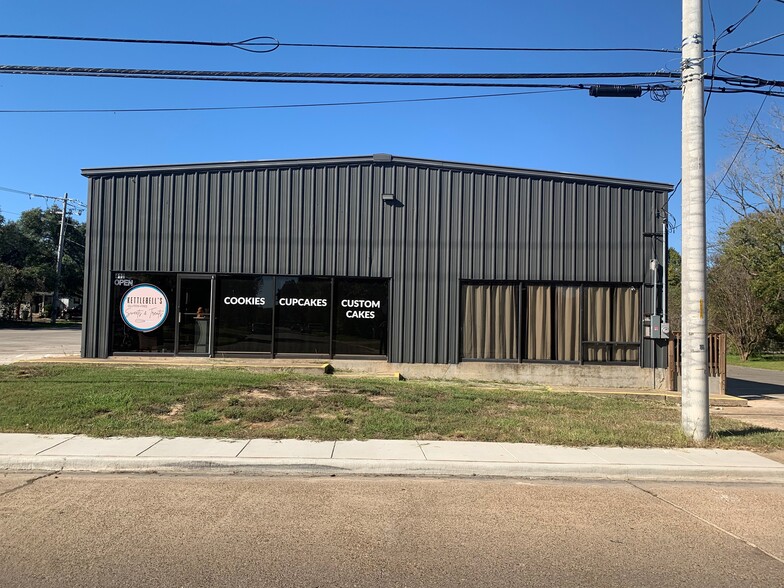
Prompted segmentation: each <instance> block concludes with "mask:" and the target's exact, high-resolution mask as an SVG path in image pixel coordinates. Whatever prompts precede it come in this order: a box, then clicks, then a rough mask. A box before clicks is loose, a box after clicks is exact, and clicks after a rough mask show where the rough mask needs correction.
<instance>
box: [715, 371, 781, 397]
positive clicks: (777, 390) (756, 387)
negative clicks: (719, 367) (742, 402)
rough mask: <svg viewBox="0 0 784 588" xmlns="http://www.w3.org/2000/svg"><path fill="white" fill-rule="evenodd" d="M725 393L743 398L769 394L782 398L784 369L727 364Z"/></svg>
mask: <svg viewBox="0 0 784 588" xmlns="http://www.w3.org/2000/svg"><path fill="white" fill-rule="evenodd" d="M727 393H728V394H732V395H733V396H741V397H743V398H753V397H761V396H771V397H776V398H779V399H781V400H784V371H777V370H763V369H760V368H751V367H741V366H737V365H728V366H727Z"/></svg>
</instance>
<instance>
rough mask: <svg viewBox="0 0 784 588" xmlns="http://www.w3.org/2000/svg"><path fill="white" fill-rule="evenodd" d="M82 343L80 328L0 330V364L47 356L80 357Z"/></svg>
mask: <svg viewBox="0 0 784 588" xmlns="http://www.w3.org/2000/svg"><path fill="white" fill-rule="evenodd" d="M81 343H82V330H81V329H80V328H78V327H77V328H71V327H57V328H53V329H47V328H44V327H38V328H29V329H0V364H4V363H11V362H12V361H19V360H20V359H37V358H40V357H45V356H47V355H72V354H76V355H78V354H79V353H80V351H81Z"/></svg>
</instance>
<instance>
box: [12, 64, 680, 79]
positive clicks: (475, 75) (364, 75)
mask: <svg viewBox="0 0 784 588" xmlns="http://www.w3.org/2000/svg"><path fill="white" fill-rule="evenodd" d="M29 72H34V73H65V74H68V73H89V74H121V75H149V76H174V75H176V76H204V77H216V78H224V77H226V78H305V79H311V78H319V79H481V80H499V79H501V80H528V79H537V80H538V79H578V78H588V79H592V78H671V79H677V78H680V74H678V73H676V72H665V71H653V72H645V71H643V72H534V73H520V72H497V73H487V72H472V73H443V72H436V73H433V72H429V73H423V72H405V73H400V72H312V71H226V70H181V69H132V68H112V67H67V66H46V65H0V73H29Z"/></svg>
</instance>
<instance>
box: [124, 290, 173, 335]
mask: <svg viewBox="0 0 784 588" xmlns="http://www.w3.org/2000/svg"><path fill="white" fill-rule="evenodd" d="M120 314H121V315H122V319H123V321H124V322H125V324H126V325H128V326H129V327H131V328H132V329H134V330H136V331H141V332H143V333H148V332H150V331H154V330H155V329H157V328H158V327H160V326H161V325H162V324H163V323H164V321H165V320H166V317H167V316H168V315H169V301H168V299H167V298H166V294H164V293H163V292H162V291H161V289H160V288H158V287H157V286H153V285H152V284H139V285H138V286H134V287H133V288H131V289H130V290H128V291H127V292H126V293H125V296H123V299H122V302H121V303H120Z"/></svg>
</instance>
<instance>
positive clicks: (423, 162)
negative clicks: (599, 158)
mask: <svg viewBox="0 0 784 588" xmlns="http://www.w3.org/2000/svg"><path fill="white" fill-rule="evenodd" d="M347 163H349V164H350V163H382V164H383V163H402V164H408V165H417V166H422V167H435V168H447V169H457V170H471V171H483V172H490V173H504V174H512V175H523V176H532V177H537V178H547V179H559V180H576V181H581V182H590V183H599V184H615V185H623V186H630V187H641V188H648V189H652V190H662V191H666V192H670V191H672V189H673V187H674V186H673V185H672V184H668V183H664V182H651V181H645V180H631V179H625V178H613V177H607V176H596V175H589V174H579V173H571V172H557V171H550V170H535V169H527V168H518V167H507V166H499V165H484V164H479V163H465V162H458V161H447V160H437V159H425V158H418V157H401V156H397V155H390V154H387V153H376V154H373V155H354V156H344V157H314V158H296V159H266V160H248V161H223V162H206V163H179V164H163V165H140V166H124V167H96V168H83V169H82V170H81V173H82V175H83V176H85V177H88V178H90V177H96V176H110V175H128V174H145V173H161V172H181V171H218V170H236V169H259V168H268V167H294V166H299V165H335V164H347Z"/></svg>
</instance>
